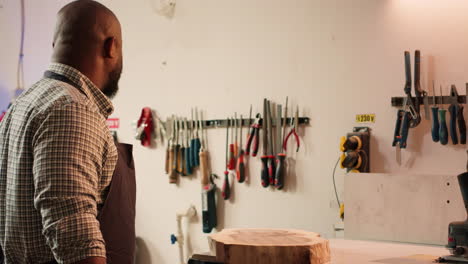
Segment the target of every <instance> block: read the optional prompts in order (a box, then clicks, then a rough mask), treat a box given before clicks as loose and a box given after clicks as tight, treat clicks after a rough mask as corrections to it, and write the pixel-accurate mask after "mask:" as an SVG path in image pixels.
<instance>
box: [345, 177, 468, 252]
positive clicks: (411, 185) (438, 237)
mask: <svg viewBox="0 0 468 264" xmlns="http://www.w3.org/2000/svg"><path fill="white" fill-rule="evenodd" d="M464 219H466V211H465V208H464V205H463V200H462V197H461V193H460V190H459V186H458V182H457V178H456V175H449V176H447V175H414V174H348V175H346V176H345V237H346V238H351V239H366V240H384V241H400V242H411V243H422V244H434V245H445V244H446V243H447V232H448V224H449V223H450V222H451V221H456V220H464Z"/></svg>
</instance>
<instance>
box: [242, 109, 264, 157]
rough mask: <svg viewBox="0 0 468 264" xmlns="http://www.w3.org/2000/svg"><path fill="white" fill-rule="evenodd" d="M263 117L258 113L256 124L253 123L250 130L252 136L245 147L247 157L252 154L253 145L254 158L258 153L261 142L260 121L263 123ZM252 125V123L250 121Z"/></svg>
mask: <svg viewBox="0 0 468 264" xmlns="http://www.w3.org/2000/svg"><path fill="white" fill-rule="evenodd" d="M261 118H262V116H261V115H260V113H258V114H257V115H256V116H255V122H254V123H253V125H252V127H251V128H250V134H249V138H248V139H247V145H246V146H245V155H247V156H248V155H249V154H250V147H251V146H252V143H253V150H252V156H253V157H256V156H257V153H258V145H259V142H260V121H261ZM249 123H250V121H249Z"/></svg>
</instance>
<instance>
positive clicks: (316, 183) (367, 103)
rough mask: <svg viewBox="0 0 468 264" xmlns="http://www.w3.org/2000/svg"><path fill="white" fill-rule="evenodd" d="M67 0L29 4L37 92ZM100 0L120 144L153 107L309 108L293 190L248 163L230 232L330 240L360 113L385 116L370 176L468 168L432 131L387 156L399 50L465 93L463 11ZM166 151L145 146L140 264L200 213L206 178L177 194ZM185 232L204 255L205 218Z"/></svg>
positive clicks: (431, 4) (369, 3) (8, 9)
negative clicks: (339, 167) (115, 85)
mask: <svg viewBox="0 0 468 264" xmlns="http://www.w3.org/2000/svg"><path fill="white" fill-rule="evenodd" d="M3 1H4V7H3V8H2V9H0V36H1V40H2V41H1V42H2V44H1V45H2V46H1V47H2V48H1V49H0V61H1V63H0V91H1V96H2V98H3V96H4V94H5V90H9V89H10V90H11V89H12V88H14V81H15V70H16V58H17V57H16V53H17V46H18V45H19V33H18V32H19V19H18V12H19V11H18V8H19V4H18V3H17V2H18V1H15V0H3ZM66 2H68V1H58V0H43V1H32V0H29V1H27V8H28V11H27V14H28V18H27V31H28V32H27V39H26V58H25V65H26V69H25V70H26V78H27V79H26V80H27V83H28V84H31V83H32V82H34V81H35V80H37V79H38V78H39V77H40V76H41V74H42V72H43V70H44V69H45V67H46V65H47V64H48V60H49V57H50V54H51V44H50V43H51V38H52V31H53V24H54V14H55V13H56V11H57V10H58V8H59V7H60V6H61V5H63V4H64V3H66ZM102 2H103V3H105V4H106V5H108V6H109V7H110V8H111V9H112V10H114V11H115V13H116V14H117V16H118V17H119V18H120V20H121V23H122V25H123V34H124V41H125V42H124V52H125V54H124V56H125V60H124V73H123V76H122V81H121V92H120V94H119V95H118V97H117V98H116V99H115V101H114V102H115V106H116V112H115V115H114V116H115V117H119V118H121V122H122V128H121V129H120V131H119V136H120V138H121V139H122V140H123V141H131V142H134V141H133V139H132V136H133V132H132V131H131V128H130V123H131V122H132V120H134V119H137V118H138V116H139V114H140V111H141V108H142V107H144V106H150V107H152V108H153V109H155V110H156V111H157V112H158V113H159V114H160V115H161V116H162V118H166V117H167V116H169V115H171V114H178V115H186V116H187V115H189V114H190V108H191V107H192V106H198V107H199V108H201V109H204V110H205V111H206V113H207V118H225V117H226V116H227V115H232V114H233V112H234V111H237V112H238V113H243V114H244V115H247V114H248V110H249V106H250V104H254V111H261V103H262V100H263V98H264V97H265V96H268V97H269V98H271V99H273V100H274V101H277V102H280V103H282V102H283V101H284V98H285V96H287V95H288V96H289V98H290V102H292V103H293V104H294V105H297V104H299V105H300V109H301V115H304V116H310V117H311V119H312V124H311V126H310V127H307V128H306V129H303V130H301V134H302V140H303V142H304V147H303V148H302V149H301V151H300V153H299V154H298V155H297V156H295V158H296V172H297V176H296V178H295V179H293V180H292V182H291V181H290V182H288V183H287V184H288V185H289V187H288V191H286V192H278V191H271V190H265V189H263V188H262V187H261V186H260V181H259V176H258V174H259V166H260V164H259V162H258V161H257V160H255V161H253V162H252V164H251V172H252V175H253V180H252V183H251V184H250V186H246V185H236V186H235V191H234V192H235V194H234V195H235V202H233V203H226V204H225V205H222V206H224V209H225V210H224V215H222V216H221V217H220V222H221V226H224V227H286V228H300V229H307V230H313V231H317V232H320V233H322V234H324V235H325V236H331V235H332V234H333V232H332V224H333V223H335V222H337V221H338V218H337V208H336V203H335V201H334V194H333V188H332V182H331V172H332V169H333V166H334V163H335V161H336V158H337V157H338V155H339V153H338V142H339V138H340V136H342V135H344V134H345V133H347V132H349V131H350V130H351V129H352V127H353V126H355V125H356V124H355V122H354V120H355V114H358V113H375V114H376V115H377V123H376V124H375V125H372V129H373V130H372V137H373V140H372V148H371V151H372V164H371V166H372V170H373V171H374V172H377V173H384V172H385V173H407V172H411V173H418V174H438V173H445V174H456V173H458V172H460V171H463V170H464V169H465V166H466V154H465V147H464V146H456V147H454V146H450V145H449V146H441V145H438V144H434V143H432V142H431V136H430V124H429V123H428V122H427V121H424V122H423V123H422V124H421V125H420V126H419V127H418V128H416V129H413V130H411V132H410V136H409V139H408V144H409V148H408V149H407V150H404V151H402V153H401V155H402V162H401V165H400V164H398V162H397V161H396V152H395V149H393V148H392V147H391V142H392V136H393V129H394V123H395V116H396V109H394V108H392V107H391V105H390V97H391V96H403V91H402V89H403V84H404V68H403V51H404V50H410V51H412V53H413V52H414V50H415V49H420V50H421V51H422V55H423V85H424V87H426V84H427V83H429V82H430V81H431V80H432V78H434V79H435V80H436V82H437V83H440V82H443V84H444V85H448V84H452V83H454V84H457V86H458V90H459V93H460V94H464V90H465V89H464V87H465V85H464V84H465V82H466V81H468V74H466V69H468V56H467V55H466V54H467V53H466V51H467V47H468V37H467V34H466V32H468V17H467V16H466V15H465V14H466V12H465V10H466V9H467V8H468V2H466V1H461V0H450V1H436V0H393V1H384V0H381V1H375V0H353V1H345V0H341V1H339V0H328V1H325V0H321V1H319V0H314V1H313V0H295V1H280V0H255V1H252V0H250V1H248V0H238V1H220V0H199V1H192V0H179V1H178V2H177V10H176V14H175V17H174V18H173V19H172V20H169V19H166V18H163V17H160V16H158V15H156V14H155V13H154V12H153V10H152V9H151V5H150V3H149V1H147V0H139V1H124V0H114V1H110V0H107V1H102ZM430 60H431V61H432V62H433V64H432V66H429V64H428V61H430ZM445 91H446V92H448V90H445ZM0 107H1V105H0ZM224 133H225V132H224V131H223V130H221V129H218V130H212V131H210V132H209V150H210V152H211V156H212V160H211V164H212V167H213V171H214V172H216V173H218V174H220V175H221V174H222V171H223V167H224V165H223V163H224V162H223V160H224V146H223V144H224V135H225V134H224ZM164 155H165V152H164V149H163V148H162V147H159V148H157V149H144V148H142V147H139V146H138V147H136V152H135V159H136V164H137V173H138V175H137V177H138V208H137V210H138V215H137V233H138V236H140V237H141V238H142V240H143V241H144V244H145V246H144V247H145V252H144V256H143V257H141V258H140V262H141V263H174V261H176V258H177V249H176V247H175V246H172V245H170V243H169V235H170V234H171V233H173V232H175V227H176V225H175V212H176V211H178V210H181V209H185V208H186V207H187V206H188V205H189V204H191V203H193V204H195V205H196V206H197V209H198V210H200V184H199V180H198V179H192V180H189V179H183V180H182V182H181V184H180V186H173V185H169V184H168V179H167V176H166V175H164V172H163V171H164V169H163V168H164V161H163V160H164ZM342 177H343V176H342V175H341V174H340V175H339V176H338V179H339V185H340V186H341V182H342ZM219 185H221V182H219ZM340 189H341V188H340ZM348 191H349V190H348ZM357 191H365V190H357ZM340 192H341V191H340ZM396 195H397V194H396ZM441 228H446V227H445V226H444V227H441ZM190 232H191V235H192V237H191V245H192V248H193V250H194V251H197V252H202V251H207V250H208V248H207V243H206V239H205V237H206V236H205V235H203V234H202V232H201V223H200V221H198V222H196V223H193V224H191V228H190Z"/></svg>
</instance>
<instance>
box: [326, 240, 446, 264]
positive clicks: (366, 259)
mask: <svg viewBox="0 0 468 264" xmlns="http://www.w3.org/2000/svg"><path fill="white" fill-rule="evenodd" d="M329 242H330V249H331V259H332V261H331V264H371V263H372V264H376V263H382V264H429V263H433V260H434V259H436V258H438V257H440V256H446V255H448V254H449V252H448V250H447V249H445V248H444V247H442V246H427V245H416V244H403V243H389V242H374V241H359V240H346V239H330V240H329Z"/></svg>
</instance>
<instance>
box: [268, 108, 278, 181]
mask: <svg viewBox="0 0 468 264" xmlns="http://www.w3.org/2000/svg"><path fill="white" fill-rule="evenodd" d="M267 111H268V118H266V119H268V128H267V129H268V179H269V181H270V185H271V186H274V184H275V171H276V168H275V167H276V166H275V152H274V145H273V142H274V141H273V126H272V123H273V117H272V113H271V102H270V101H268V102H267Z"/></svg>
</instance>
